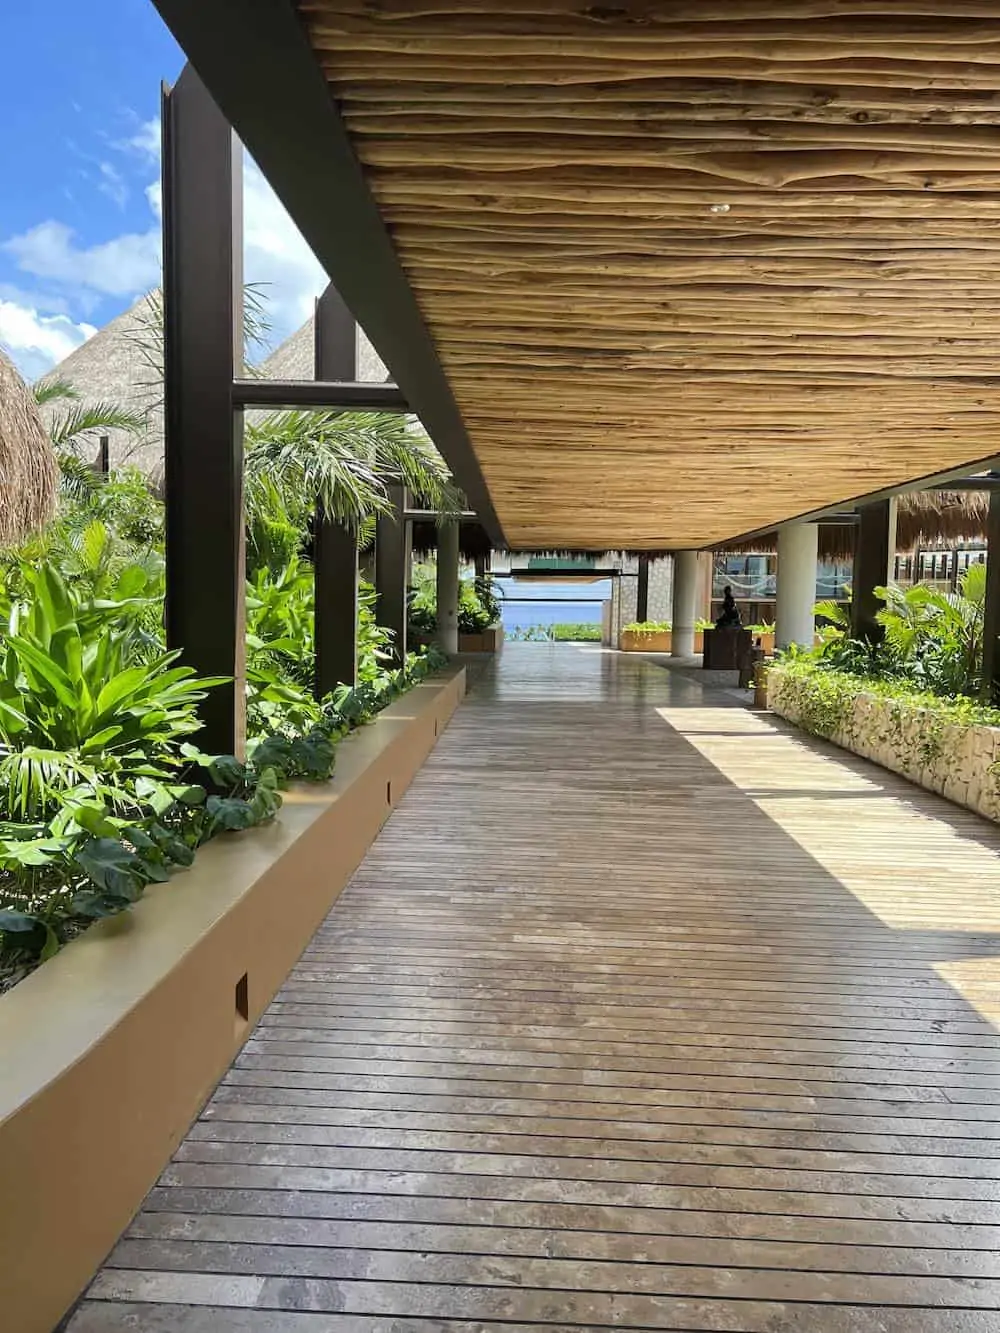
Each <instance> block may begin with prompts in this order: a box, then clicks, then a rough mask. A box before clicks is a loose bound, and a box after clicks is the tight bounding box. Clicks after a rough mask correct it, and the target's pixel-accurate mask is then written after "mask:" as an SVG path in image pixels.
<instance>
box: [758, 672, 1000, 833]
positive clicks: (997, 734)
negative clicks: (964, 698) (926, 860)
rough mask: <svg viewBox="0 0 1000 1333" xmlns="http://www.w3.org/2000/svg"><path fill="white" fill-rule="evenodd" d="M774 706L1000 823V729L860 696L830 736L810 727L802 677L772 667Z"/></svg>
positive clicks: (769, 688) (805, 725)
mask: <svg viewBox="0 0 1000 1333" xmlns="http://www.w3.org/2000/svg"><path fill="white" fill-rule="evenodd" d="M767 704H768V707H769V708H770V709H771V710H772V711H773V712H775V713H777V714H779V715H780V716H781V717H784V718H787V719H788V721H789V722H794V723H795V724H796V725H797V726H801V727H802V728H803V729H804V730H806V731H811V732H813V734H824V735H826V738H827V739H829V740H831V741H833V742H834V743H835V744H836V745H840V746H842V747H843V748H844V749H845V750H850V751H852V753H854V754H857V755H860V756H861V757H862V758H864V759H871V760H872V761H873V762H874V763H876V764H880V765H881V766H882V767H883V768H888V769H891V771H892V772H893V773H899V774H901V775H902V776H903V777H905V778H908V779H909V780H910V781H911V782H914V783H916V784H918V785H919V786H921V787H926V788H927V790H928V791H933V792H937V793H938V795H941V796H944V797H946V798H947V799H948V800H949V801H954V802H955V803H956V804H957V805H964V806H966V807H967V808H968V809H970V810H975V811H976V812H977V813H978V814H981V815H985V817H986V818H987V819H992V820H994V821H996V822H1000V727H989V726H985V725H983V724H980V723H967V722H960V721H951V720H949V719H948V718H947V717H946V716H945V715H942V714H940V713H937V712H936V711H934V710H933V709H928V708H921V707H919V706H918V705H915V704H911V703H908V702H906V701H904V700H900V699H893V698H883V697H881V696H880V695H875V694H866V693H863V692H860V691H859V693H858V694H857V695H855V696H854V699H853V703H852V705H851V706H850V707H849V708H848V709H847V711H846V712H845V713H844V714H843V715H842V717H841V719H840V720H839V721H838V722H837V723H836V725H835V726H833V728H832V730H830V731H829V733H825V732H824V733H821V732H820V731H819V728H818V727H817V726H816V725H810V718H809V716H808V704H807V699H806V695H805V694H804V691H803V680H802V677H798V676H792V675H791V674H790V673H788V672H783V671H782V670H781V668H780V667H771V669H770V670H769V671H768V675H767Z"/></svg>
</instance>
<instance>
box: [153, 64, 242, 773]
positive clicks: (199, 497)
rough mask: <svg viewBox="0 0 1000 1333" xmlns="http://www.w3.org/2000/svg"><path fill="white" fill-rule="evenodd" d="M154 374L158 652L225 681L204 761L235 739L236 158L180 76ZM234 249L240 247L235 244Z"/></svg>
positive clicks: (173, 96) (205, 97) (207, 717)
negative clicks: (158, 399) (159, 383)
mask: <svg viewBox="0 0 1000 1333" xmlns="http://www.w3.org/2000/svg"><path fill="white" fill-rule="evenodd" d="M162 116H163V119H162V124H163V166H162V171H163V369H164V443H165V495H166V562H167V568H166V631H167V645H168V646H169V647H170V648H177V649H180V652H181V660H182V661H183V662H184V663H185V664H186V665H188V666H191V667H194V669H195V670H196V671H197V672H198V674H199V675H205V676H225V677H228V678H229V680H228V682H227V683H226V684H224V685H217V686H215V687H214V688H213V689H212V690H210V691H209V693H208V697H207V698H206V699H205V701H204V703H203V704H202V705H201V716H202V719H203V721H204V729H203V730H202V731H201V732H200V733H199V735H198V743H199V745H200V746H202V748H203V749H205V750H206V751H208V752H210V753H213V752H214V753H217V754H239V753H240V751H241V749H242V747H243V743H244V739H245V729H246V725H245V724H246V702H245V700H246V691H245V685H244V676H245V670H244V657H245V632H244V613H243V583H244V566H243V540H244V538H243V413H242V412H239V411H237V412H236V413H234V412H233V406H232V402H231V400H230V386H231V385H232V382H233V376H234V374H235V373H236V367H237V366H242V360H243V347H242V343H243V311H242V300H243V275H242V256H243V245H242V226H241V222H242V219H241V212H242V155H241V153H240V150H239V147H238V146H236V147H235V148H234V144H233V134H232V130H231V129H230V127H229V123H228V121H227V120H226V119H225V117H224V116H223V114H222V112H221V111H220V110H219V108H218V107H217V106H216V104H215V102H214V101H213V100H212V98H211V96H210V95H209V93H208V90H207V89H206V88H205V86H204V84H203V83H202V82H201V80H200V79H199V78H198V75H197V74H196V73H195V71H194V70H193V69H192V68H191V67H190V66H186V67H185V68H184V70H183V71H182V73H181V76H180V78H179V79H178V80H177V83H176V84H175V85H174V87H173V88H172V89H169V90H168V89H166V88H164V90H163V105H162ZM235 238H239V239H238V240H237V239H235Z"/></svg>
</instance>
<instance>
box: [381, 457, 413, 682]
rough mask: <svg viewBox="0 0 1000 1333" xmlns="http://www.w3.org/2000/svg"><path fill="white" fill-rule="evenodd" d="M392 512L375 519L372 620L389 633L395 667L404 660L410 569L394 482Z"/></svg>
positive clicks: (400, 494)
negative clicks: (390, 632) (373, 606)
mask: <svg viewBox="0 0 1000 1333" xmlns="http://www.w3.org/2000/svg"><path fill="white" fill-rule="evenodd" d="M388 491H389V500H390V503H391V504H392V513H390V514H380V515H379V517H378V518H377V519H376V520H375V592H376V600H375V619H376V621H377V623H378V624H379V625H381V626H382V627H383V628H384V629H388V630H391V631H392V657H393V662H394V664H395V665H396V666H402V665H403V663H404V662H405V661H406V618H407V617H406V613H407V606H406V582H407V576H408V574H409V568H410V525H409V523H407V521H406V519H405V518H404V517H403V514H404V512H405V509H406V488H405V487H404V486H400V485H398V484H397V483H393V484H392V485H390V486H389V488H388Z"/></svg>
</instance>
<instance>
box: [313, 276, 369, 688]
mask: <svg viewBox="0 0 1000 1333" xmlns="http://www.w3.org/2000/svg"><path fill="white" fill-rule="evenodd" d="M313 329H314V338H315V374H316V378H317V379H318V380H333V379H342V380H353V379H354V377H355V375H356V374H357V326H356V324H355V322H354V316H353V315H352V314H351V312H350V311H349V310H348V308H347V306H346V305H345V304H344V302H343V301H342V300H341V297H340V295H339V293H338V292H337V289H336V288H335V287H334V286H333V284H332V283H331V284H330V286H328V287H327V289H326V291H325V292H324V293H323V295H322V296H321V297H320V298H319V300H318V301H317V302H316V315H315V321H314V325H313ZM313 588H314V599H313V616H314V621H315V635H316V678H315V686H314V688H315V692H316V698H317V699H322V698H324V697H325V696H326V695H327V694H329V693H330V691H331V690H332V689H334V688H335V687H336V686H337V685H341V684H344V685H353V684H354V683H355V681H356V679H357V674H358V539H357V534H356V533H355V532H354V531H353V530H352V529H351V528H349V527H347V526H346V525H345V524H343V523H338V522H337V521H336V519H334V518H332V517H330V516H328V515H327V514H326V512H325V511H324V508H323V505H322V502H320V503H318V504H317V506H316V516H315V521H314V524H313Z"/></svg>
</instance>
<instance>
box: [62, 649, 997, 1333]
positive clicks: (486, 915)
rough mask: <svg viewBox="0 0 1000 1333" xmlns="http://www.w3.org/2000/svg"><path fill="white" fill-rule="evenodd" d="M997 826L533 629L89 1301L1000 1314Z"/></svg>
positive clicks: (756, 1331)
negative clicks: (544, 639) (545, 640)
mask: <svg viewBox="0 0 1000 1333" xmlns="http://www.w3.org/2000/svg"><path fill="white" fill-rule="evenodd" d="M998 853H1000V830H997V829H995V828H993V827H992V826H991V825H988V824H986V823H984V822H982V821H981V820H979V819H978V818H977V817H976V816H974V815H972V814H969V813H967V812H964V811H962V810H959V809H957V808H955V807H951V806H949V805H948V804H946V803H945V802H944V801H942V800H940V799H939V798H937V797H934V796H932V795H929V794H927V793H924V792H922V791H919V790H918V789H916V788H914V787H911V786H909V785H908V784H907V783H905V782H904V781H902V780H901V779H897V778H895V777H893V776H892V775H889V774H887V773H884V772H882V771H880V770H878V769H876V768H873V767H871V766H869V765H866V764H864V763H863V762H861V761H855V760H854V759H852V758H850V757H849V756H846V755H844V754H842V753H841V752H838V751H836V750H834V749H832V748H830V747H827V746H824V745H822V744H819V743H814V742H812V741H808V740H806V739H804V738H803V737H802V736H800V735H799V734H797V733H795V732H794V731H793V730H791V729H790V728H788V727H787V726H785V725H784V724H783V723H780V722H778V721H777V720H775V719H772V718H770V717H766V716H760V715H757V714H755V713H753V712H752V711H749V710H747V709H746V708H745V707H741V706H740V705H739V704H738V703H737V702H736V700H735V698H734V697H733V696H732V695H730V694H727V693H726V692H724V691H717V692H716V691H708V690H705V689H704V688H703V687H702V686H701V685H700V684H699V683H698V681H697V680H692V679H691V678H690V677H689V676H687V675H684V674H681V673H671V672H669V671H664V670H662V669H661V668H659V667H656V666H653V665H650V664H648V663H644V662H642V661H640V660H636V659H635V658H633V657H625V656H619V655H617V654H612V653H607V652H602V651H599V650H596V649H593V648H576V647H570V646H545V645H535V644H525V645H518V644H515V645H509V646H508V648H507V649H506V650H505V652H504V656H503V660H502V664H501V666H500V668H499V670H498V671H497V672H496V673H495V674H494V673H488V674H486V675H485V676H483V677H481V678H480V680H479V681H478V683H477V685H476V687H475V689H474V690H473V693H472V696H471V697H470V699H469V701H468V703H467V704H466V705H465V706H464V707H463V708H462V709H461V710H460V711H459V713H458V714H457V715H456V718H455V720H454V721H453V723H452V725H451V727H450V728H449V730H448V731H447V733H446V734H445V735H444V736H443V738H442V739H441V742H440V744H439V746H438V748H437V750H436V751H435V753H434V754H433V755H432V756H431V758H430V760H429V762H428V763H427V765H426V766H425V768H424V770H423V771H422V772H421V774H420V775H419V776H418V778H417V781H416V782H415V783H414V785H413V787H412V788H411V790H410V792H409V793H408V794H407V796H406V797H405V799H404V800H403V802H402V803H401V805H400V807H399V809H398V810H397V812H396V813H395V814H394V815H393V817H392V819H391V820H390V822H389V824H388V825H387V826H386V828H385V830H384V832H383V833H382V835H381V837H380V838H379V840H378V842H377V843H376V845H375V846H374V847H373V848H372V851H371V853H370V854H369V856H368V858H367V859H366V861H365V862H364V864H363V866H362V867H361V869H360V871H359V872H358V874H357V875H356V877H355V879H354V880H353V882H352V884H351V886H350V888H349V889H348V890H347V891H346V893H345V894H344V895H343V897H342V898H341V900H340V902H339V903H338V904H337V906H336V907H335V909H334V910H333V912H332V913H331V914H330V916H329V918H328V919H327V921H326V923H325V924H324V926H323V927H322V928H321V930H320V931H319V932H318V934H317V935H316V937H315V939H314V940H313V942H312V944H311V945H310V947H309V948H308V950H307V951H306V953H305V955H304V956H303V958H302V959H301V961H300V963H299V965H298V966H297V967H296V969H295V971H294V972H293V974H292V975H291V976H290V977H289V979H288V982H287V984H286V985H285V987H284V988H283V990H282V991H281V993H280V995H279V996H278V997H277V999H276V1000H275V1002H274V1003H273V1004H272V1005H271V1007H270V1009H269V1010H268V1011H267V1013H266V1015H265V1016H264V1018H263V1020H262V1022H261V1023H260V1025H259V1026H258V1028H257V1029H256V1031H255V1032H254V1034H253V1036H252V1037H251V1039H250V1041H249V1042H248V1044H247V1046H246V1048H245V1050H244V1051H243V1053H242V1054H241V1056H240V1057H239V1059H238V1060H237V1061H236V1064H235V1065H234V1067H233V1068H232V1070H231V1071H230V1073H229V1074H228V1076H227V1077H226V1079H225V1080H224V1081H223V1083H222V1085H221V1086H220V1087H219V1089H218V1091H217V1092H216V1094H215V1096H214V1097H213V1099H212V1101H211V1102H210V1104H209V1105H208V1106H207V1107H206V1109H205V1112H204V1115H203V1116H202V1117H201V1119H200V1120H199V1121H198V1122H197V1123H196V1124H195V1125H194V1126H193V1127H192V1128H191V1131H190V1133H189V1135H188V1137H187V1138H186V1140H185V1141H184V1143H183V1145H182V1146H181V1148H180V1150H179V1152H178V1153H177V1156H176V1158H175V1160H174V1162H173V1163H172V1165H171V1166H170V1167H169V1168H168V1169H167V1171H166V1172H165V1173H164V1175H163V1177H162V1179H161V1181H160V1183H159V1184H158V1185H157V1187H156V1188H155V1189H154V1190H153V1191H152V1193H151V1194H150V1196H149V1198H148V1199H147V1201H146V1203H145V1205H144V1207H143V1209H142V1211H141V1212H140V1214H139V1216H138V1217H137V1218H136V1220H135V1222H134V1223H133V1225H132V1226H131V1228H130V1229H129V1231H128V1232H127V1234H126V1235H125V1236H124V1237H123V1238H122V1240H121V1241H120V1243H119V1245H118V1246H117V1248H116V1249H115V1251H114V1252H113V1254H112V1255H111V1256H110V1258H109V1260H108V1263H107V1266H106V1267H105V1268H104V1270H103V1271H102V1272H101V1273H100V1274H99V1275H98V1277H97V1278H96V1280H95V1282H94V1284H93V1286H92V1288H91V1290H90V1292H89V1295H88V1298H87V1299H86V1300H85V1301H84V1303H83V1304H82V1305H81V1306H80V1307H79V1309H78V1310H77V1312H76V1314H75V1315H74V1316H73V1318H72V1319H71V1321H70V1324H69V1328H70V1330H71V1333H124V1330H126V1329H128V1330H133V1331H135V1330H141V1331H142V1333H486V1331H488V1330H490V1331H492V1330H496V1333H501V1330H502V1331H503V1333H527V1330H529V1329H539V1330H548V1333H553V1331H554V1330H557V1331H559V1333H568V1331H569V1330H584V1329H587V1330H595V1329H611V1328H614V1329H632V1330H639V1329H643V1330H651V1329H670V1330H728V1331H729V1333H739V1331H743V1333H779V1331H780V1333H792V1331H793V1330H794V1333H819V1331H822V1333H928V1331H930V1330H934V1331H935V1333H937V1331H938V1330H940V1331H941V1333H945V1331H947V1333H996V1331H997V1330H998V1329H1000V1100H998V1092H1000V1038H998V1036H997V1029H996V1026H995V1024H996V1022H997V1020H998V1018H1000V859H998Z"/></svg>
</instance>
